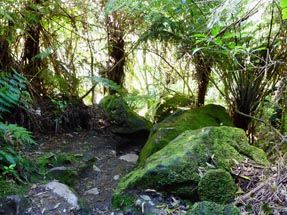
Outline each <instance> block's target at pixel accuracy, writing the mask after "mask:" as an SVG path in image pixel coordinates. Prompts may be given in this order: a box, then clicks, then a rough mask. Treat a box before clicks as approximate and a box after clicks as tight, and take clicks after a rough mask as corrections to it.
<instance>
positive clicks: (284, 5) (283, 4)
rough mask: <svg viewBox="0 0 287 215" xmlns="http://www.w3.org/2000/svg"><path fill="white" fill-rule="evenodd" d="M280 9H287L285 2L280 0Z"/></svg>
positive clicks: (285, 0) (286, 2) (286, 0)
mask: <svg viewBox="0 0 287 215" xmlns="http://www.w3.org/2000/svg"><path fill="white" fill-rule="evenodd" d="M280 7H281V8H282V9H284V8H286V7H287V0H281V1H280Z"/></svg>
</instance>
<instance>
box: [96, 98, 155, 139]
mask: <svg viewBox="0 0 287 215" xmlns="http://www.w3.org/2000/svg"><path fill="white" fill-rule="evenodd" d="M100 107H101V108H102V109H103V111H104V112H105V115H106V116H107V118H108V120H109V121H110V122H111V124H112V125H113V129H112V131H113V132H114V133H119V134H132V133H136V132H142V131H147V132H149V131H150V129H151V127H152V124H151V122H149V121H148V120H146V119H145V118H144V117H142V116H140V115H138V114H137V113H135V112H134V111H133V110H132V109H131V108H130V107H129V106H128V104H127V103H126V102H125V101H124V99H123V98H122V97H120V96H116V95H110V96H106V97H104V98H103V99H102V100H101V102H100Z"/></svg>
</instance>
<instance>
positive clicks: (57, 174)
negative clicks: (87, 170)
mask: <svg viewBox="0 0 287 215" xmlns="http://www.w3.org/2000/svg"><path fill="white" fill-rule="evenodd" d="M46 178H47V179H56V180H58V181H59V182H61V183H63V184H67V185H69V186H71V185H73V184H74V181H75V180H76V179H77V178H78V174H77V172H76V171H75V170H73V169H72V168H68V167H65V166H59V167H54V168H52V169H50V170H48V172H47V174H46Z"/></svg>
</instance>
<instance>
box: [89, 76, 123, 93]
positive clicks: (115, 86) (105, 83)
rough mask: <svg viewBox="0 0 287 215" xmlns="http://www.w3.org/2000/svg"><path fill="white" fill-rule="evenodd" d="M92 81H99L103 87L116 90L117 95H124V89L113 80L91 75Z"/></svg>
mask: <svg viewBox="0 0 287 215" xmlns="http://www.w3.org/2000/svg"><path fill="white" fill-rule="evenodd" d="M91 79H92V81H93V82H96V83H100V84H102V85H103V87H105V88H108V89H112V90H114V91H116V92H117V93H118V94H119V95H121V96H124V95H126V93H127V92H126V90H124V89H123V88H122V87H121V86H119V85H118V84H116V83H115V82H114V81H112V80H109V79H107V78H103V77H99V76H93V77H91Z"/></svg>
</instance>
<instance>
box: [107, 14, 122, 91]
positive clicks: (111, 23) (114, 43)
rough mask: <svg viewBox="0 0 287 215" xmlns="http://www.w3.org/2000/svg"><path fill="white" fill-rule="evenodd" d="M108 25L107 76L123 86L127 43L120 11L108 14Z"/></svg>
mask: <svg viewBox="0 0 287 215" xmlns="http://www.w3.org/2000/svg"><path fill="white" fill-rule="evenodd" d="M106 26H107V34H108V62H107V64H108V70H107V72H106V74H105V77H106V78H107V79H109V80H111V81H113V82H115V83H116V84H117V85H119V86H121V87H122V86H123V82H124V75H125V74H124V65H125V49H124V48H125V47H124V45H125V43H124V39H123V36H124V32H123V26H122V25H121V23H120V14H119V12H113V13H112V14H110V15H108V16H107V20H106ZM108 92H109V94H115V93H116V91H115V90H113V89H108Z"/></svg>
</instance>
